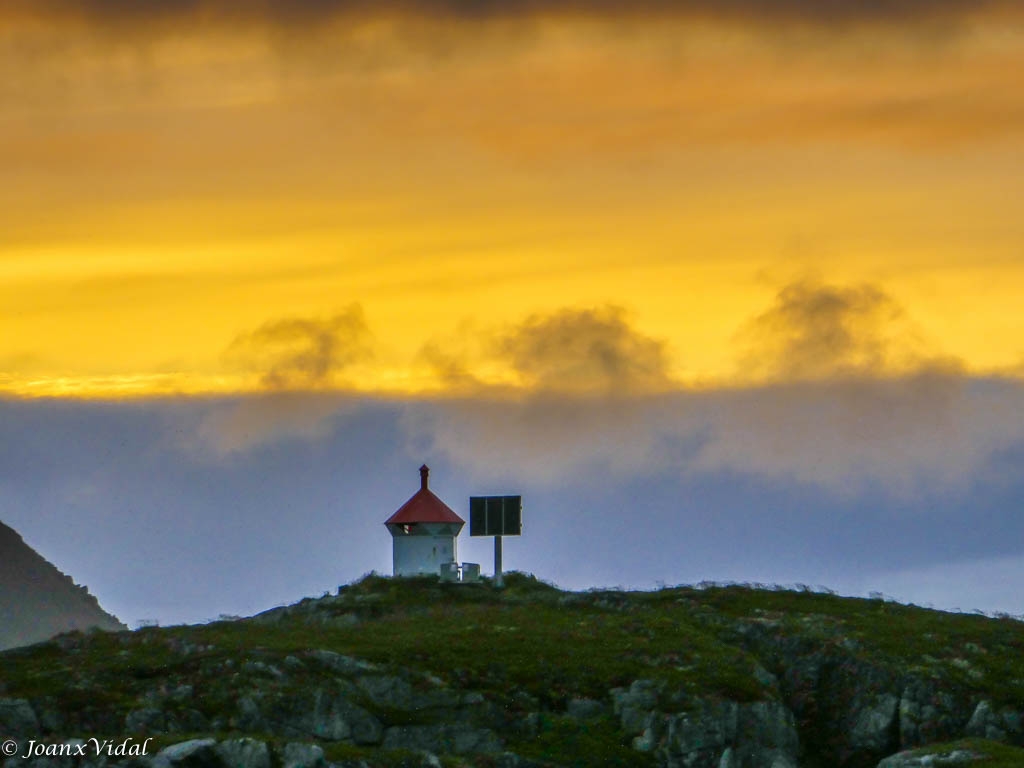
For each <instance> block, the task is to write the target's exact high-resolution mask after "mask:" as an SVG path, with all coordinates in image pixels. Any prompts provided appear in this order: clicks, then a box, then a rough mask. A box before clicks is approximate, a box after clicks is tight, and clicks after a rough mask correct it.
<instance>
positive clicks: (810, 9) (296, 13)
mask: <svg viewBox="0 0 1024 768" xmlns="http://www.w3.org/2000/svg"><path fill="white" fill-rule="evenodd" d="M1010 5H1011V4H1010V3H1008V2H1006V0H869V1H867V2H853V1H852V0H816V2H808V0H777V1H776V2H764V0H638V2H628V1H627V0H472V1H471V2H466V1H465V0H391V1H390V2H371V0H261V1H259V2H257V1H253V2H247V3H236V2H232V0H151V2H146V3H139V2H135V1H134V0H25V1H23V2H20V3H19V2H15V3H14V4H12V7H11V9H9V11H8V12H9V13H17V14H23V15H27V14H30V13H32V14H38V15H43V14H46V15H55V14H56V15H68V16H73V17H79V18H82V19H86V20H89V21H91V22H94V23H102V22H106V23H111V22H123V21H137V22H146V21H152V20H154V19H156V20H162V19H179V20H191V21H206V22H210V21H219V22H223V23H228V22H235V23H237V22H241V21H252V20H261V21H266V22H273V23H278V24H286V23H308V24H314V23H318V22H323V21H324V20H325V19H333V18H338V17H352V16H357V17H365V16H385V15H409V16H425V17H433V18H442V19H465V20H485V19H493V18H517V17H534V16H557V15H576V16H585V15H590V16H617V17H644V16H652V15H655V16H675V17H682V18H689V17H716V18H725V19H731V18H737V17H739V18H743V19H756V20H762V21H769V22H774V21H801V22H814V23H833V24H834V23H848V22H857V21H894V20H895V21H902V20H917V19H922V18H924V19H935V18H940V19H942V18H950V17H952V18H956V17H963V16H969V15H971V14H974V13H978V12H981V11H984V10H987V9H990V8H994V7H995V8H1005V7H1009V6H1010Z"/></svg>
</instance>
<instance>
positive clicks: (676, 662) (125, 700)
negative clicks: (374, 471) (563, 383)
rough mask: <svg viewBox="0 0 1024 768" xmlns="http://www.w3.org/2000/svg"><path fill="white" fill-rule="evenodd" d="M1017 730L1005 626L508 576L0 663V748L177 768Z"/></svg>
mask: <svg viewBox="0 0 1024 768" xmlns="http://www.w3.org/2000/svg"><path fill="white" fill-rule="evenodd" d="M1022 710H1024V624H1022V623H1021V622H1020V621H1018V620H1016V619H1013V618H1009V617H1006V618H988V617H984V616H978V615H963V614H950V613H943V612H939V611H933V610H926V609H923V608H917V607H912V606H904V605H899V604H896V603H893V602H888V601H885V600H882V599H857V598H844V597H838V596H835V595H830V594H821V593H817V592H811V591H790V590H781V589H757V588H751V587H745V586H705V587H675V588H667V589H662V590H659V591H656V592H621V591H590V592H563V591H561V590H558V589H557V588H555V587H553V586H550V585H548V584H546V583H544V582H542V581H539V580H537V579H535V578H533V577H531V576H526V575H523V574H509V575H508V576H507V579H506V588H504V589H502V590H498V589H495V588H493V586H491V585H490V584H489V583H487V582H486V581H484V582H483V583H480V584H441V583H438V581H437V580H436V579H433V578H412V579H392V578H383V577H379V576H375V575H371V576H368V577H365V578H364V579H362V580H361V581H359V582H356V583H354V584H351V585H349V586H346V587H343V588H341V589H339V591H338V594H337V595H330V596H325V597H322V598H319V599H307V600H303V601H302V602H300V603H297V604H295V605H292V606H288V607H284V608H277V609H274V610H271V611H268V612H266V613H263V614H260V615H258V616H255V617H252V618H249V619H241V620H236V621H222V622H217V623H212V624H207V625H201V626H188V627H168V628H156V627H153V628H145V629H140V630H137V631H135V632H120V633H110V634H107V633H97V634H88V635H83V634H77V633H76V634H71V635H64V636H61V637H59V638H57V639H56V640H54V641H51V642H47V643H42V644H39V645H35V646H32V647H28V648H24V649H18V650H15V651H8V652H7V653H5V654H2V655H0V736H3V735H4V734H14V735H18V736H20V737H21V738H22V739H25V738H29V737H32V736H34V737H35V738H37V739H49V740H51V741H53V740H60V739H65V738H69V737H80V738H88V737H90V736H94V735H97V734H102V735H104V736H106V737H108V738H115V737H117V738H120V739H124V738H126V737H133V738H137V739H142V738H146V737H153V739H154V741H153V742H152V744H153V747H154V749H157V748H164V747H168V748H169V749H168V751H167V753H166V754H164V755H162V757H161V758H160V760H161V761H162V763H161V766H170V765H176V764H178V763H180V764H181V765H182V766H183V767H185V766H187V768H197V767H198V766H202V765H207V764H208V765H210V766H214V767H216V768H225V767H226V766H231V768H278V767H279V766H280V768H299V766H308V768H317V766H323V765H326V764H328V763H334V764H337V765H370V766H373V765H382V766H386V765H421V764H424V765H432V764H437V763H440V764H442V765H449V766H458V765H464V766H477V765H479V766H508V767H509V768H512V767H514V766H524V767H525V766H540V765H555V766H576V765H620V766H686V767H687V768H702V767H703V766H709V767H710V768H787V766H788V767H789V768H797V767H798V766H800V767H804V766H807V767H810V768H816V767H819V766H820V767H824V766H829V767H832V766H837V767H838V768H845V767H847V766H849V767H851V768H859V767H860V766H866V767H867V766H870V768H874V766H876V765H878V764H879V763H880V761H882V760H887V762H886V763H885V766H886V768H903V766H913V765H974V764H977V765H985V766H990V767H991V768H994V767H995V766H1002V765H1021V766H1024V750H1021V749H1019V747H1020V746H1022V745H1024V723H1022ZM181 742H187V743H185V744H182V743H181ZM171 745H176V746H171ZM914 749H925V750H926V752H919V753H916V752H910V751H909V750H914ZM929 749H930V750H931V751H932V753H933V754H931V755H930V756H929V755H928V754H927V750H929ZM943 750H945V751H943ZM897 753H900V754H897ZM14 759H15V760H18V762H17V763H16V764H17V765H22V766H24V765H28V764H29V763H30V761H23V760H20V759H18V758H14ZM96 759H97V760H99V759H100V758H96ZM103 759H107V758H103ZM110 759H111V760H112V759H113V758H110ZM133 759H134V760H136V761H139V760H141V761H143V762H145V761H146V760H150V758H133ZM950 760H951V761H952V762H949V761H950ZM151 762H152V761H151ZM54 768H56V766H55V767H54Z"/></svg>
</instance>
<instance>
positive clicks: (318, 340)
mask: <svg viewBox="0 0 1024 768" xmlns="http://www.w3.org/2000/svg"><path fill="white" fill-rule="evenodd" d="M368 336H369V330H368V329H367V327H366V320H365V319H364V316H363V310H362V307H360V306H359V305H358V304H352V305H350V306H349V307H348V308H347V309H345V310H343V311H341V312H338V313H337V314H335V315H333V316H331V317H328V318H303V317H287V318H282V319H279V320H271V321H269V322H267V323H264V324H263V325H261V326H260V327H259V328H257V329H256V330H254V331H249V332H246V333H243V334H240V335H239V336H237V337H236V338H235V339H234V341H232V342H231V344H230V345H229V346H228V348H227V350H226V351H225V356H226V357H227V358H228V359H229V360H231V361H233V362H235V363H236V364H238V365H240V366H242V367H243V368H245V369H247V370H250V371H256V372H259V373H260V375H261V380H262V382H263V384H264V385H265V386H266V387H268V388H270V389H274V390H292V389H303V388H320V387H324V386H329V385H331V384H333V383H335V380H336V375H337V374H338V373H340V372H341V371H342V370H344V369H345V368H346V367H348V366H349V365H351V364H352V363H355V362H358V361H360V360H364V359H366V358H367V357H369V356H370V349H369V346H368V344H367V338H368Z"/></svg>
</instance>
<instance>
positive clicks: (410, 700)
mask: <svg viewBox="0 0 1024 768" xmlns="http://www.w3.org/2000/svg"><path fill="white" fill-rule="evenodd" d="M356 685H358V686H359V687H360V688H362V689H363V691H365V693H366V694H367V695H368V696H369V697H370V700H371V701H372V702H373V703H374V704H376V705H377V706H380V707H386V708H388V709H400V710H404V711H406V712H414V711H415V712H420V711H424V710H454V709H457V708H458V707H459V705H460V703H461V702H460V700H459V692H458V691H456V690H453V689H451V688H447V687H433V688H431V689H428V690H425V691H421V690H415V689H414V688H413V687H412V685H411V684H410V683H409V682H408V681H407V680H404V679H402V678H401V677H396V676H394V675H368V676H364V677H359V678H356ZM435 685H436V684H435ZM449 714H450V713H449Z"/></svg>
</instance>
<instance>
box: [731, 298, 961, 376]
mask: <svg viewBox="0 0 1024 768" xmlns="http://www.w3.org/2000/svg"><path fill="white" fill-rule="evenodd" d="M737 342H738V344H739V346H740V348H741V353H740V360H739V370H738V378H740V379H755V380H763V379H769V380H783V381H793V380H809V379H826V378H837V377H839V378H842V377H851V376H863V377H876V376H880V375H892V374H901V373H907V372H911V371H915V370H920V369H923V368H937V367H941V368H957V367H959V363H958V361H956V360H952V359H947V358H942V357H940V356H938V355H935V354H934V353H931V352H930V351H929V350H928V347H927V344H926V343H925V341H924V339H923V338H922V335H921V332H920V331H919V330H918V329H917V327H916V326H915V324H914V323H913V321H912V320H911V319H910V318H909V317H908V316H907V314H906V312H905V311H904V309H903V307H902V306H900V304H899V303H898V302H897V301H896V300H894V299H893V298H892V297H891V296H890V295H889V294H888V293H887V292H886V291H885V290H884V289H883V288H882V287H881V286H879V285H875V284H871V283H859V284H853V285H837V284H827V283H821V282H817V281H814V280H799V281H796V282H793V283H790V284H788V285H786V286H784V287H783V288H782V289H781V290H780V291H779V293H778V294H777V296H776V298H775V302H774V304H773V305H772V306H771V307H770V308H769V309H767V310H766V311H764V312H762V313H760V314H759V315H757V316H756V317H754V318H752V319H751V320H749V321H747V322H746V323H745V324H744V325H743V327H742V328H741V329H740V331H739V333H738V334H737Z"/></svg>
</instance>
